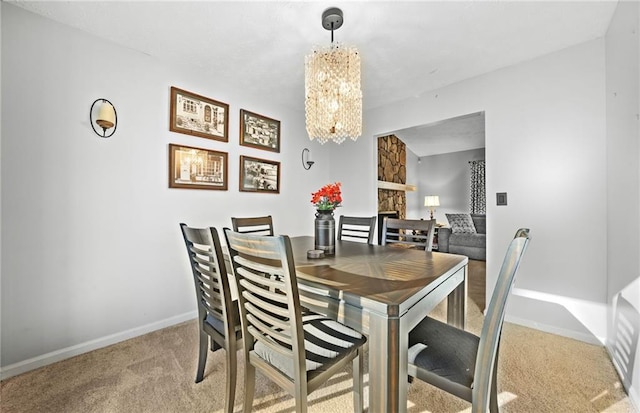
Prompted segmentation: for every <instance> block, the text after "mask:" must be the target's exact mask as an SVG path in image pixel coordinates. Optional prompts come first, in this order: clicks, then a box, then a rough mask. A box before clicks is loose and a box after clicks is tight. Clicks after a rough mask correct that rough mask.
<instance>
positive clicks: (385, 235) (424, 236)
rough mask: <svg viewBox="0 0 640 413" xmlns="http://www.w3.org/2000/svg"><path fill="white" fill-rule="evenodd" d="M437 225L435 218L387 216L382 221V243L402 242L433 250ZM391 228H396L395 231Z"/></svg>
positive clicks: (402, 243)
mask: <svg viewBox="0 0 640 413" xmlns="http://www.w3.org/2000/svg"><path fill="white" fill-rule="evenodd" d="M435 227H436V220H435V219H400V218H389V217H385V218H384V220H383V221H382V245H387V244H401V245H408V246H414V247H420V248H424V250H425V251H432V250H433V235H434V233H435ZM389 230H395V232H394V231H389ZM401 231H404V232H401Z"/></svg>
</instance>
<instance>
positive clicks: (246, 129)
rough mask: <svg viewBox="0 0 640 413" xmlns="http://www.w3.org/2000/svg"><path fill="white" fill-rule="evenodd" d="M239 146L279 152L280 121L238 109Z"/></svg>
mask: <svg viewBox="0 0 640 413" xmlns="http://www.w3.org/2000/svg"><path fill="white" fill-rule="evenodd" d="M240 145H244V146H251V147H253V148H258V149H264V150H265V151H271V152H280V121H279V120H275V119H271V118H268V117H266V116H262V115H258V114H257V113H252V112H249V111H248V110H244V109H240Z"/></svg>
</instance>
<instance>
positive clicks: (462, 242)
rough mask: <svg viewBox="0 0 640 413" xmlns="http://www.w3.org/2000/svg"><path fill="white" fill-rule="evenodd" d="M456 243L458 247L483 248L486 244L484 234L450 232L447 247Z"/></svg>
mask: <svg viewBox="0 0 640 413" xmlns="http://www.w3.org/2000/svg"><path fill="white" fill-rule="evenodd" d="M452 245H457V246H459V247H477V248H485V247H486V245H487V235H486V234H451V237H449V247H451V246H452Z"/></svg>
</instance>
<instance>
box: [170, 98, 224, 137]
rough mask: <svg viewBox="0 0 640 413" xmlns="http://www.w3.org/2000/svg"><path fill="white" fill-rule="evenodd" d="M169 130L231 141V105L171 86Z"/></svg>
mask: <svg viewBox="0 0 640 413" xmlns="http://www.w3.org/2000/svg"><path fill="white" fill-rule="evenodd" d="M169 130H170V131H172V132H178V133H184V134H185V135H192V136H199V137H201V138H206V139H215V140H218V141H223V142H228V141H229V105H228V104H226V103H223V102H218V101H217V100H213V99H210V98H207V97H204V96H200V95H197V94H195V93H191V92H187V91H186V90H182V89H178V88H177V87H173V86H171V113H170V114H169Z"/></svg>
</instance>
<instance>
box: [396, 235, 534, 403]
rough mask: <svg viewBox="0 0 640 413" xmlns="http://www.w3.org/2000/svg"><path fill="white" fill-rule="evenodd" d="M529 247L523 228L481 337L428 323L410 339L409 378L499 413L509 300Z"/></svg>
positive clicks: (507, 257) (430, 320)
mask: <svg viewBox="0 0 640 413" xmlns="http://www.w3.org/2000/svg"><path fill="white" fill-rule="evenodd" d="M528 244H529V229H527V228H521V229H519V230H518V231H517V232H516V235H515V237H514V239H513V240H512V241H511V243H510V244H509V248H508V249H507V252H506V255H505V257H504V261H503V263H502V268H501V269H500V273H499V275H498V280H497V282H496V286H495V289H494V290H493V295H492V297H491V301H490V303H489V306H488V307H487V313H486V315H485V319H484V322H483V324H482V330H481V333H480V337H478V336H476V335H475V334H472V333H469V332H467V331H465V330H461V329H459V328H456V327H454V326H452V325H449V324H445V323H442V322H440V321H438V320H435V319H433V318H430V317H426V318H425V319H424V320H422V321H421V322H420V324H418V326H416V327H415V328H414V329H413V330H412V331H411V332H410V333H409V351H408V359H409V366H408V372H409V376H410V377H415V378H418V379H420V380H423V381H425V382H427V383H430V384H431V385H433V386H436V387H438V388H440V389H442V390H444V391H446V392H448V393H451V394H453V395H455V396H457V397H459V398H461V399H464V400H466V401H468V402H471V411H472V412H473V413H485V412H487V410H490V411H491V412H493V413H496V412H498V395H497V370H498V369H497V366H498V350H499V345H500V333H501V331H502V324H503V321H504V313H505V306H506V302H507V297H508V296H509V292H510V291H511V287H512V286H513V280H514V278H515V275H516V271H517V270H518V267H519V265H520V260H521V259H522V256H523V254H524V252H525V250H526V248H527V245H528Z"/></svg>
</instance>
